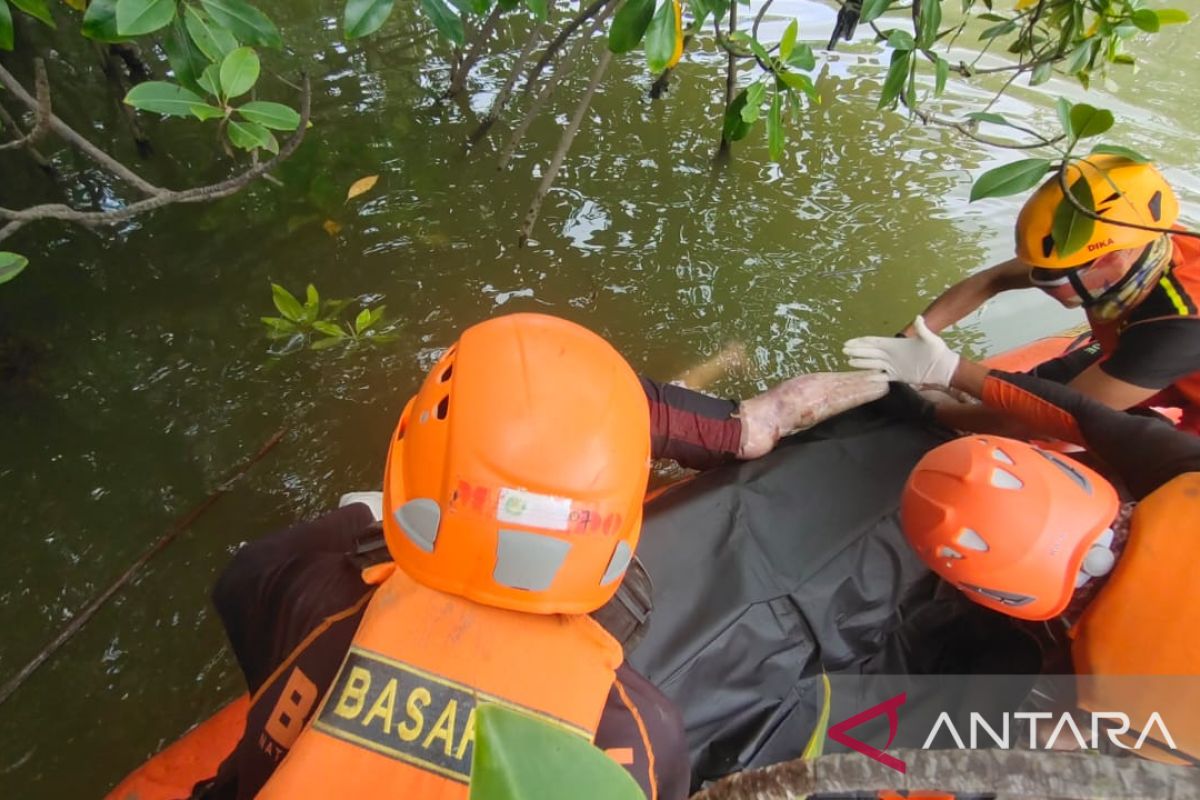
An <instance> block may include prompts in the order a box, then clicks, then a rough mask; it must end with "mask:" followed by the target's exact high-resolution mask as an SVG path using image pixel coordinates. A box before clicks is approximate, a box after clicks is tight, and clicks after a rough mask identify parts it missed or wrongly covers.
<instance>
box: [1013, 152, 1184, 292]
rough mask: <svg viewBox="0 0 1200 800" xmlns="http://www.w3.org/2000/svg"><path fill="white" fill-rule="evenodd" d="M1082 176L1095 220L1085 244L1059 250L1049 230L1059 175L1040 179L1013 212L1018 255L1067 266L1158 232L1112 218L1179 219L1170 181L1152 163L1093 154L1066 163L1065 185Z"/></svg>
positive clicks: (1165, 224)
mask: <svg viewBox="0 0 1200 800" xmlns="http://www.w3.org/2000/svg"><path fill="white" fill-rule="evenodd" d="M1081 177H1082V179H1083V180H1086V181H1087V184H1088V188H1089V189H1090V190H1091V193H1092V200H1093V202H1094V203H1095V209H1096V213H1097V214H1099V215H1100V216H1102V217H1103V218H1104V220H1111V222H1108V221H1102V220H1097V221H1096V223H1095V225H1094V226H1093V229H1092V235H1091V237H1090V238H1089V239H1088V241H1087V243H1086V244H1085V245H1084V246H1083V247H1081V248H1079V249H1078V250H1076V251H1075V252H1073V253H1068V254H1067V255H1062V254H1060V253H1059V249H1058V245H1057V244H1056V243H1055V241H1054V237H1053V236H1052V235H1051V231H1052V230H1053V226H1054V214H1055V212H1056V211H1057V210H1058V207H1059V204H1060V203H1061V202H1062V200H1063V192H1062V187H1061V185H1060V183H1059V179H1058V174H1057V173H1055V175H1054V177H1052V178H1051V179H1050V180H1048V181H1046V182H1045V183H1043V184H1042V185H1041V186H1040V187H1039V188H1038V190H1037V191H1036V192H1034V193H1033V195H1032V196H1031V197H1030V198H1029V200H1027V201H1026V203H1025V205H1024V206H1023V207H1022V208H1021V213H1020V214H1019V215H1018V216H1017V229H1016V233H1017V257H1018V258H1020V259H1021V260H1022V261H1024V262H1025V263H1027V264H1032V265H1033V266H1037V267H1045V268H1047V269H1070V268H1072V267H1077V266H1079V265H1080V264H1086V263H1087V262H1089V261H1091V260H1093V259H1095V258H1099V257H1100V256H1102V255H1104V254H1105V253H1108V252H1111V251H1113V250H1125V249H1129V248H1134V247H1141V246H1143V245H1146V244H1149V243H1150V242H1151V241H1152V240H1154V239H1155V238H1157V237H1158V236H1161V235H1162V234H1161V233H1157V232H1154V231H1144V230H1139V229H1138V228H1129V227H1125V226H1123V225H1118V224H1114V223H1118V222H1132V223H1136V224H1139V225H1148V226H1151V227H1155V228H1169V227H1171V226H1172V225H1173V224H1175V220H1176V219H1178V218H1179V201H1178V200H1177V199H1176V197H1175V193H1174V192H1173V191H1171V187H1170V185H1168V184H1167V182H1166V180H1165V179H1164V178H1163V176H1162V175H1161V174H1159V172H1158V170H1157V169H1155V168H1154V167H1153V166H1151V165H1150V164H1142V163H1138V162H1136V161H1131V160H1130V159H1128V158H1123V157H1121V156H1115V155H1092V156H1088V157H1087V158H1085V159H1083V160H1081V161H1076V162H1074V163H1072V164H1071V165H1070V166H1068V167H1067V175H1066V179H1067V185H1068V186H1073V185H1074V184H1075V181H1077V180H1079V179H1080V178H1081Z"/></svg>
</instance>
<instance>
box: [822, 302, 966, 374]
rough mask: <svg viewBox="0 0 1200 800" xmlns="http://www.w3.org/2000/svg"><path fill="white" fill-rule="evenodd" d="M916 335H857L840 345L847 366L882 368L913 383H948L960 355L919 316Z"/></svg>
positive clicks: (914, 323) (915, 323)
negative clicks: (847, 357)
mask: <svg viewBox="0 0 1200 800" xmlns="http://www.w3.org/2000/svg"><path fill="white" fill-rule="evenodd" d="M913 329H914V330H915V331H916V334H917V335H916V336H915V337H908V338H903V337H893V336H860V337H858V338H857V339H851V340H849V341H848V342H846V343H845V345H843V346H842V352H843V353H845V354H846V355H848V356H850V366H852V367H857V368H858V369H875V370H882V371H883V372H884V373H886V374H887V376H888V377H889V378H891V379H892V380H894V381H901V382H902V383H909V384H913V385H915V386H938V387H944V386H949V385H950V380H951V379H952V378H953V377H954V370H955V369H956V368H957V367H958V360H959V356H958V353H955V352H954V351H953V350H951V349H950V348H949V347H947V346H946V343H945V342H944V341H942V338H941V337H940V336H938V335H937V334H936V333H934V332H933V331H931V330H929V328H928V327H926V325H925V319H924V318H923V317H920V316H918V317H917V318H916V319H915V320H913Z"/></svg>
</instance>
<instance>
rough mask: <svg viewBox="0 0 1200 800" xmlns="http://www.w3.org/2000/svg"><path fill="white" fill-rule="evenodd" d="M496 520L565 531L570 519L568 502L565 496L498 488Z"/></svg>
mask: <svg viewBox="0 0 1200 800" xmlns="http://www.w3.org/2000/svg"><path fill="white" fill-rule="evenodd" d="M496 519H498V520H499V521H500V522H508V523H513V524H516V525H523V526H525V527H527V528H544V529H546V530H549V531H565V530H566V529H567V526H568V525H569V524H570V521H571V501H570V500H569V499H568V498H566V497H555V496H553V495H549V494H537V493H535V492H528V491H526V490H524V489H507V488H505V489H501V490H500V498H499V500H498V501H497V503H496Z"/></svg>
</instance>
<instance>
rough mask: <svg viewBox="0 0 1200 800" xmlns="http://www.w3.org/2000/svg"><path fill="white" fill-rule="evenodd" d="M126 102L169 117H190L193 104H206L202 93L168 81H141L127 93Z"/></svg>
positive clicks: (142, 109)
mask: <svg viewBox="0 0 1200 800" xmlns="http://www.w3.org/2000/svg"><path fill="white" fill-rule="evenodd" d="M125 102H126V103H127V104H128V105H131V106H133V107H134V108H136V109H140V110H141V111H153V112H155V113H158V114H165V115H166V116H169V117H190V116H192V106H197V105H204V99H203V98H202V97H200V95H198V94H196V93H195V92H192V91H189V90H188V89H185V88H183V87H182V86H177V85H175V84H173V83H167V82H166V81H146V82H145V83H139V84H138V85H137V86H135V87H133V88H132V89H130V90H129V94H127V95H125Z"/></svg>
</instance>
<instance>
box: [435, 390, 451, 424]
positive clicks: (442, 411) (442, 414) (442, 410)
mask: <svg viewBox="0 0 1200 800" xmlns="http://www.w3.org/2000/svg"><path fill="white" fill-rule="evenodd" d="M448 413H450V395H446V396H445V397H443V398H442V402H440V403H438V404H437V418H438V419H445V418H446V415H447V414H448Z"/></svg>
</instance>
